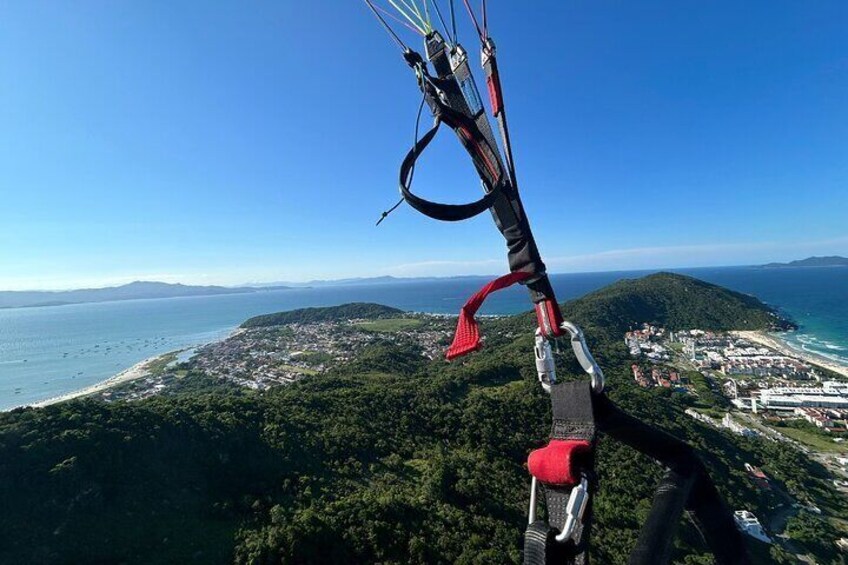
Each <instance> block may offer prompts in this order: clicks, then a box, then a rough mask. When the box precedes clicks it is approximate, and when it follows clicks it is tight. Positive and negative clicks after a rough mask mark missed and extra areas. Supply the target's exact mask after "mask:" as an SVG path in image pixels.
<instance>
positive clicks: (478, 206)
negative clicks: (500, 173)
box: [400, 120, 501, 222]
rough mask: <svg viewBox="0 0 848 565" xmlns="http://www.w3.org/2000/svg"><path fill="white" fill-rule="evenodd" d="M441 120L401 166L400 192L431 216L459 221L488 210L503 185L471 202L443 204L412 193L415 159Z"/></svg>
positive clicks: (422, 211) (429, 140)
mask: <svg viewBox="0 0 848 565" xmlns="http://www.w3.org/2000/svg"><path fill="white" fill-rule="evenodd" d="M441 123H442V121H441V120H436V125H435V126H433V129H431V130H430V131H428V132H427V133H426V134H424V136H423V137H422V138H421V139H419V140H418V141H417V142H416V143H415V145H414V146H413V147H412V149H410V150H409V153H407V154H406V157H405V158H404V159H403V163H401V166H400V193H401V194H402V195H403V198H404V200H406V202H407V204H409V205H410V206H412V207H413V208H415V209H416V210H418V211H419V212H421V213H422V214H424V215H425V216H428V217H430V218H433V219H436V220H441V221H443V222H459V221H462V220H467V219H469V218H472V217H474V216H476V215H477V214H479V213H481V212H484V211H486V210H487V209H489V208H490V207H491V206H492V203H493V202H494V201H495V199H496V198H498V196H500V194H501V192H500V191H501V185H497V186H496V187H495V188H494V190H492V191H490V192H487V193H486V194H485V195H484V196H483V197H482V198H481V199H479V200H476V201H474V202H471V203H469V204H442V203H440V202H431V201H430V200H425V199H424V198H421V197H420V196H416V195H415V194H413V193H412V191H411V190H410V187H409V183H410V180H411V176H412V170H413V167H414V166H415V161H416V160H417V159H418V157H420V156H421V153H422V152H423V151H424V149H426V148H427V146H428V145H429V144H430V142H431V141H433V138H434V137H435V136H436V133H437V132H438V131H439V125H440V124H441Z"/></svg>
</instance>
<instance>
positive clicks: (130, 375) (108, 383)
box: [26, 353, 169, 408]
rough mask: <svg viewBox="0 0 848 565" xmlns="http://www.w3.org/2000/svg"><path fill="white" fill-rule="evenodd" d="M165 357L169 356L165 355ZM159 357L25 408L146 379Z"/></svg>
mask: <svg viewBox="0 0 848 565" xmlns="http://www.w3.org/2000/svg"><path fill="white" fill-rule="evenodd" d="M165 355H169V353H166V354H165ZM160 357H164V355H156V356H155V357H148V358H147V359H145V360H144V361H140V362H139V363H136V364H135V365H133V366H132V367H130V368H129V369H125V370H123V371H121V372H120V373H118V374H117V375H115V376H113V377H109V378H108V379H106V380H105V381H100V382H99V383H97V384H93V385H91V386H87V387H85V388H81V389H79V390H75V391H72V392H68V393H66V394H61V395H59V396H54V397H53V398H48V399H47V400H41V401H39V402H33V403H32V404H27V405H26V406H31V407H33V408H42V407H44V406H50V405H51V404H57V403H59V402H65V401H66V400H71V399H73V398H80V397H81V396H88V395H90V394H96V393H98V392H103V391H105V390H108V389H110V388H112V387H114V386H117V385H120V384H124V383H128V382H130V381H134V380H137V379H141V378H144V377H146V376H147V375H148V374H149V373H150V370H149V368H148V367H149V365H150V364H151V363H153V362H154V361H156V360H157V359H159V358H160Z"/></svg>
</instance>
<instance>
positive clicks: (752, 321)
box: [567, 273, 787, 334]
mask: <svg viewBox="0 0 848 565" xmlns="http://www.w3.org/2000/svg"><path fill="white" fill-rule="evenodd" d="M567 308H568V310H569V312H570V313H573V315H575V316H578V317H580V318H583V319H585V320H587V321H590V323H591V324H592V325H593V326H597V327H600V328H603V329H605V330H608V331H613V332H615V333H616V334H623V333H624V332H625V331H627V330H628V329H629V328H631V327H633V326H635V325H638V324H641V323H643V322H648V323H652V324H656V325H658V326H665V327H666V328H669V329H671V330H681V329H692V328H699V329H704V330H716V331H719V330H763V329H769V328H774V327H785V326H786V325H787V322H786V321H784V320H781V319H780V318H779V317H778V316H777V314H776V313H775V312H774V311H773V310H771V309H770V308H769V307H767V306H766V305H764V304H763V303H762V302H760V301H759V300H758V299H757V298H755V297H753V296H749V295H747V294H741V293H739V292H734V291H732V290H728V289H726V288H722V287H720V286H716V285H714V284H710V283H707V282H704V281H701V280H698V279H695V278H692V277H687V276H684V275H677V274H673V273H657V274H655V275H649V276H647V277H644V278H641V279H636V280H622V281H619V282H617V283H615V284H612V285H610V286H608V287H606V288H603V289H601V290H598V291H596V292H593V293H591V294H589V295H587V296H585V297H583V298H581V299H579V300H576V301H574V302H573V303H571V304H569V305H568V307H567Z"/></svg>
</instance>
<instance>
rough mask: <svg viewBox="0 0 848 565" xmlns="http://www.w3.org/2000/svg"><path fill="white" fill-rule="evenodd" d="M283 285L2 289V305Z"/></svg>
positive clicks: (138, 284)
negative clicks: (39, 289)
mask: <svg viewBox="0 0 848 565" xmlns="http://www.w3.org/2000/svg"><path fill="white" fill-rule="evenodd" d="M281 288H286V287H281V286H273V287H265V288H254V287H237V288H228V287H224V286H190V285H184V284H169V283H163V282H150V281H136V282H132V283H129V284H125V285H122V286H115V287H107V288H85V289H80V290H62V291H0V308H23V307H35V306H61V305H65V304H81V303H87V302H112V301H116V300H139V299H148V298H176V297H180V296H213V295H217V294H247V293H252V292H267V291H269V290H277V289H281Z"/></svg>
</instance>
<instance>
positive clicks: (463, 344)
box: [445, 271, 531, 361]
mask: <svg viewBox="0 0 848 565" xmlns="http://www.w3.org/2000/svg"><path fill="white" fill-rule="evenodd" d="M530 276H531V274H530V273H526V272H524V271H515V272H514V273H509V274H508V275H504V276H502V277H499V278H497V279H495V280H493V281H492V282H490V283H488V284H487V285H486V286H484V287H483V288H481V289H480V290H478V291H477V293H476V294H475V295H474V296H472V297H471V298H469V299H468V302H466V303H465V306H463V307H462V310H460V312H459V320H457V323H456V334H454V337H453V343H452V344H451V346H450V347H449V348H448V351H447V353H446V354H445V357H447V359H448V361H451V360H453V359H456V358H457V357H460V356H462V355H465V354H466V353H471V352H472V351H477V350H478V349H480V346H481V344H480V329H479V328H478V327H477V320H475V319H474V314H476V313H477V310H479V309H480V306H482V305H483V302H484V301H485V300H486V297H487V296H489V295H490V294H492V293H493V292H495V291H498V290H500V289H502V288H506V287H508V286H512V285H514V284H515V283H517V282H520V281H523V280H526V279H528V278H530Z"/></svg>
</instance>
